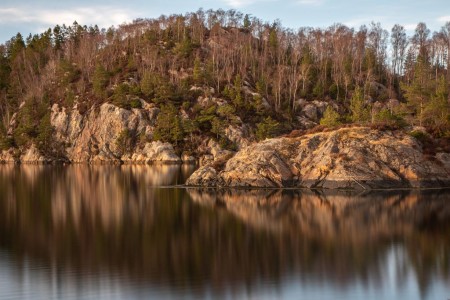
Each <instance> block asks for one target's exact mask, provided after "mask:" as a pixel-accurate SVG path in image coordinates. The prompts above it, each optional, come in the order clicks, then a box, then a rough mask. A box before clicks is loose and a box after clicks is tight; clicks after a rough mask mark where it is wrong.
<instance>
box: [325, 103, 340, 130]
mask: <svg viewBox="0 0 450 300" xmlns="http://www.w3.org/2000/svg"><path fill="white" fill-rule="evenodd" d="M340 124H341V121H340V115H339V114H338V113H337V111H335V110H334V109H333V107H332V106H331V105H328V107H327V109H326V110H325V112H324V114H323V117H322V119H320V125H323V126H327V127H335V126H338V125H340Z"/></svg>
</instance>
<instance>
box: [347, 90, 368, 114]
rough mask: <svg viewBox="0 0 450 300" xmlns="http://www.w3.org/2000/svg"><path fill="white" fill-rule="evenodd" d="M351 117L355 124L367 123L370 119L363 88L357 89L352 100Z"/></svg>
mask: <svg viewBox="0 0 450 300" xmlns="http://www.w3.org/2000/svg"><path fill="white" fill-rule="evenodd" d="M350 117H351V119H352V121H353V122H362V123H364V122H367V121H368V120H369V117H370V111H369V109H368V108H366V106H365V103H364V95H363V92H362V90H361V88H359V87H357V88H356V89H355V91H354V92H353V96H352V99H350Z"/></svg>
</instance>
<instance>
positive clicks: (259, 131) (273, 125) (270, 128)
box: [256, 116, 280, 141]
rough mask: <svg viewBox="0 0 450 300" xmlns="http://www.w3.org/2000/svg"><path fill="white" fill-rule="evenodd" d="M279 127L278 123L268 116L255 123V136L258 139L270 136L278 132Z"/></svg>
mask: <svg viewBox="0 0 450 300" xmlns="http://www.w3.org/2000/svg"><path fill="white" fill-rule="evenodd" d="M279 129H280V123H278V122H277V121H275V120H274V119H272V118H271V117H270V116H269V117H267V118H265V119H264V120H263V121H262V122H261V123H258V124H257V125H256V137H257V138H258V140H260V141H261V140H264V139H266V138H272V137H274V136H276V135H277V134H278V132H279Z"/></svg>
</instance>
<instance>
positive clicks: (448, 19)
mask: <svg viewBox="0 0 450 300" xmlns="http://www.w3.org/2000/svg"><path fill="white" fill-rule="evenodd" d="M437 21H438V22H439V23H446V22H450V15H449V16H442V17H439V18H438V19H437Z"/></svg>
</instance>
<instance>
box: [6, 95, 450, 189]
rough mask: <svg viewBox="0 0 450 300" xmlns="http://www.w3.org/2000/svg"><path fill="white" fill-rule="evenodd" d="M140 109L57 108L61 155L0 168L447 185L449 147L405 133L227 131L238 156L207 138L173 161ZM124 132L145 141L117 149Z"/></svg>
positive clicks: (235, 182) (317, 184) (149, 114)
mask: <svg viewBox="0 0 450 300" xmlns="http://www.w3.org/2000/svg"><path fill="white" fill-rule="evenodd" d="M141 104H142V108H141V109H131V110H126V109H122V108H119V107H117V106H114V105H112V104H108V103H105V104H102V105H101V106H99V107H97V108H91V109H90V110H88V111H87V112H85V113H84V114H80V113H79V111H78V110H77V109H72V110H70V111H68V110H66V109H65V108H61V107H59V106H58V105H56V104H55V105H54V106H53V107H52V113H51V125H52V126H53V127H54V133H53V135H54V137H55V139H56V141H57V142H58V144H59V145H61V148H60V149H59V153H60V155H59V156H58V155H53V156H52V155H49V154H47V155H45V154H43V153H41V152H40V151H39V149H38V147H36V145H34V144H32V145H31V146H30V147H29V148H28V149H21V150H19V149H9V150H4V151H0V163H23V164H52V163H87V164H154V163H163V164H182V163H185V164H199V169H198V170H197V171H195V172H194V173H193V174H192V176H191V177H190V178H189V179H188V180H187V182H186V185H187V186H202V187H233V188H239V187H240V188H249V187H251V188H318V189H361V190H367V189H393V188H442V187H450V154H449V153H448V149H446V147H444V149H440V148H436V149H432V150H433V151H431V152H432V153H430V151H429V149H424V145H423V144H422V143H421V142H420V141H419V140H418V139H416V138H415V137H413V136H411V135H410V134H409V133H408V132H406V131H404V130H376V129H371V128H369V127H351V128H341V129H337V130H332V131H326V132H319V133H313V134H306V135H302V136H299V137H292V138H291V137H279V138H273V139H266V140H264V141H261V142H258V143H256V142H253V143H252V142H251V141H252V140H253V139H252V138H251V137H250V136H249V135H248V133H246V130H245V128H244V127H239V126H235V127H232V126H231V125H230V126H229V127H228V128H227V130H226V132H227V134H228V135H229V136H228V138H229V139H230V140H232V141H234V142H235V143H236V145H237V146H238V150H237V151H236V152H235V151H230V150H225V149H222V148H221V147H220V145H219V144H218V143H217V142H216V141H214V140H213V139H209V138H205V140H204V142H203V144H202V145H201V146H200V147H199V149H197V151H195V153H182V154H181V155H179V154H178V153H176V151H175V149H174V147H173V145H172V144H170V143H163V142H160V141H152V136H153V131H154V128H155V121H156V116H157V115H158V113H159V109H158V108H157V107H155V106H154V105H153V104H148V103H146V102H145V101H142V103H141ZM13 125H14V118H13V121H12V126H13ZM124 131H130V132H138V133H142V135H143V136H144V137H145V140H144V142H140V143H139V144H138V145H137V146H135V147H133V148H131V149H128V150H127V151H123V149H121V144H120V142H119V140H118V137H119V136H120V135H121V134H122V133H123V132H124ZM52 151H53V152H56V150H55V149H52Z"/></svg>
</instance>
